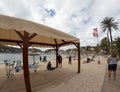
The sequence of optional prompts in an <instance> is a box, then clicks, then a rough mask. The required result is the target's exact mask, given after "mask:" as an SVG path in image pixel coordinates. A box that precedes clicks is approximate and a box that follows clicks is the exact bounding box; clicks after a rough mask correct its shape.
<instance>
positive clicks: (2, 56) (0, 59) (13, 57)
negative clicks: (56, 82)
mask: <svg viewBox="0 0 120 92" xmlns="http://www.w3.org/2000/svg"><path fill="white" fill-rule="evenodd" d="M40 56H41V57H42V59H43V57H44V56H46V57H47V60H48V61H49V60H52V59H56V55H55V54H52V53H51V54H40V55H35V56H34V57H33V55H28V61H33V58H34V60H35V61H36V62H38V61H39V60H40ZM61 56H62V57H66V55H65V54H61ZM4 60H7V61H10V62H13V61H17V60H21V61H23V56H22V53H21V54H12V53H0V63H4Z"/></svg>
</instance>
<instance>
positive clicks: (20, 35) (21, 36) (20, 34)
mask: <svg viewBox="0 0 120 92" xmlns="http://www.w3.org/2000/svg"><path fill="white" fill-rule="evenodd" d="M15 32H16V33H17V34H18V35H19V37H20V38H21V39H22V40H23V38H24V36H23V35H22V33H20V32H19V31H17V30H15Z"/></svg>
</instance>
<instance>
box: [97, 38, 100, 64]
mask: <svg viewBox="0 0 120 92" xmlns="http://www.w3.org/2000/svg"><path fill="white" fill-rule="evenodd" d="M97 38H98V39H97V40H98V64H100V55H99V52H100V42H99V36H98V37H97Z"/></svg>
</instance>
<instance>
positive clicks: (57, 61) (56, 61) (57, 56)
mask: <svg viewBox="0 0 120 92" xmlns="http://www.w3.org/2000/svg"><path fill="white" fill-rule="evenodd" d="M56 67H58V47H57V46H56Z"/></svg>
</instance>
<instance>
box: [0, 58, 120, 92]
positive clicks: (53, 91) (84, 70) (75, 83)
mask: <svg viewBox="0 0 120 92" xmlns="http://www.w3.org/2000/svg"><path fill="white" fill-rule="evenodd" d="M82 61H84V60H81V62H82ZM97 61H98V57H96V58H95V61H94V62H93V63H88V64H83V63H81V73H80V74H78V73H77V60H72V65H70V64H68V59H66V58H65V59H63V66H62V68H60V67H59V68H57V69H55V70H53V71H48V70H46V65H47V63H44V62H40V63H39V66H38V67H37V72H34V68H32V69H30V82H31V87H32V92H67V91H68V92H102V91H103V89H105V88H104V86H105V77H106V76H105V75H106V68H107V64H106V57H103V56H100V61H101V64H98V62H97ZM51 63H52V66H55V64H56V63H55V60H52V61H51ZM1 66H3V67H1ZM0 67H1V68H0V73H1V74H0V92H26V90H25V84H24V77H23V71H20V72H19V73H15V76H14V77H13V78H7V77H6V76H5V67H4V65H0ZM117 79H118V77H117ZM117 79H116V81H115V82H117ZM119 80H120V79H119ZM103 92H112V91H103ZM114 92H118V91H114Z"/></svg>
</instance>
